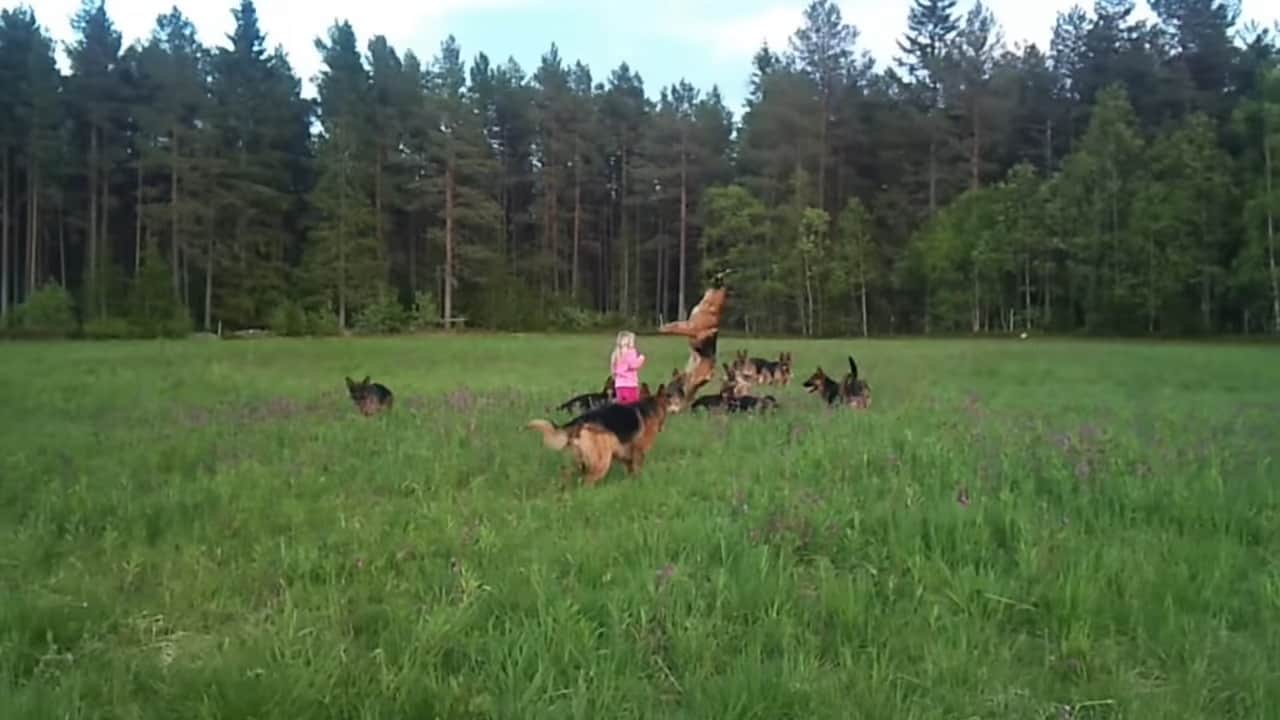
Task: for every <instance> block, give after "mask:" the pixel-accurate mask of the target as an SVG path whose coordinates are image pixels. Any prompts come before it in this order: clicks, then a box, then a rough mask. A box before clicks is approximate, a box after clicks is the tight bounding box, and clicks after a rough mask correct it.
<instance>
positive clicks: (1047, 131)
mask: <svg viewBox="0 0 1280 720" xmlns="http://www.w3.org/2000/svg"><path fill="white" fill-rule="evenodd" d="M1052 171H1053V120H1045V121H1044V176H1045V177H1046V178H1047V177H1049V174H1050V173H1051V172H1052Z"/></svg>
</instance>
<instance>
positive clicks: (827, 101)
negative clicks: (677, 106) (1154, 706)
mask: <svg viewBox="0 0 1280 720" xmlns="http://www.w3.org/2000/svg"><path fill="white" fill-rule="evenodd" d="M830 105H831V97H830V92H829V91H828V90H827V89H826V88H823V90H822V106H821V108H820V112H821V113H822V122H821V123H820V124H819V125H818V134H819V137H818V209H819V210H826V209H827V137H828V135H829V134H830V128H829V127H828V122H827V118H828V117H829V116H830V114H831V109H830ZM681 159H682V160H683V156H682V158H681ZM682 169H683V168H682ZM681 180H683V175H682V176H681ZM681 304H683V303H681Z"/></svg>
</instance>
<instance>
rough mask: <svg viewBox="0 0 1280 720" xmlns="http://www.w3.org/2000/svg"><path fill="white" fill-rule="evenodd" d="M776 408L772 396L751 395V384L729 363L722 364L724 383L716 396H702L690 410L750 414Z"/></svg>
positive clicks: (776, 404)
mask: <svg viewBox="0 0 1280 720" xmlns="http://www.w3.org/2000/svg"><path fill="white" fill-rule="evenodd" d="M777 407H778V400H777V398H775V397H774V396H772V395H764V396H760V397H757V396H755V395H752V394H751V383H750V382H749V381H748V380H747V379H746V378H745V377H744V376H743V375H742V374H741V373H738V372H735V371H734V369H733V368H732V367H730V365H729V363H725V364H724V382H723V383H721V385H720V392H719V394H716V395H704V396H702V397H700V398H698V399H697V400H694V401H693V405H692V406H691V408H690V409H691V410H694V411H698V410H706V411H709V412H730V413H738V412H751V411H753V410H760V411H762V412H763V411H766V410H773V409H775V408H777Z"/></svg>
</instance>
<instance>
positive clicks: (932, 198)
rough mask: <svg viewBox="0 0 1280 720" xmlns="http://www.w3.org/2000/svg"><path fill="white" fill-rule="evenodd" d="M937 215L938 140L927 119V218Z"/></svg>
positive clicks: (931, 124)
mask: <svg viewBox="0 0 1280 720" xmlns="http://www.w3.org/2000/svg"><path fill="white" fill-rule="evenodd" d="M936 214H938V138H937V134H936V132H935V131H934V129H933V118H932V115H931V116H930V119H929V217H933V216H934V215H936Z"/></svg>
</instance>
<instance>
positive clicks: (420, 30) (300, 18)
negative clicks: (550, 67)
mask: <svg viewBox="0 0 1280 720" xmlns="http://www.w3.org/2000/svg"><path fill="white" fill-rule="evenodd" d="M529 1H530V0H421V1H420V2H402V1H401V0H363V1H362V2H360V3H358V4H355V5H353V4H351V3H350V2H344V1H343V0H259V1H258V2H257V3H256V7H257V10H258V24H259V26H260V27H261V28H262V31H263V32H264V33H265V34H266V36H267V46H268V48H269V49H273V48H275V46H276V45H280V46H282V47H284V49H285V52H287V53H288V55H289V61H290V62H291V63H292V65H293V69H294V72H296V73H297V74H298V76H299V77H300V78H302V81H303V93H304V94H310V93H311V89H312V85H311V78H312V77H313V76H314V75H315V74H316V73H317V72H318V71H319V69H320V55H319V53H318V52H316V49H315V40H316V38H322V37H324V36H325V34H326V32H327V31H328V28H329V26H330V25H332V24H333V22H334V21H335V20H342V19H345V20H350V21H351V24H352V26H353V27H354V28H355V31H356V36H357V38H358V39H359V41H360V44H361V52H363V51H364V44H365V43H366V42H368V39H369V38H371V37H373V36H374V35H378V34H381V35H385V36H386V37H387V40H388V41H389V42H390V43H391V44H392V45H394V46H395V47H396V48H397V49H399V50H400V51H401V52H403V51H404V50H405V49H413V50H414V51H415V52H418V53H420V54H421V55H423V56H425V57H430V56H432V55H434V54H435V51H436V50H437V49H438V45H437V44H436V43H437V42H438V40H439V39H440V38H443V37H444V35H445V34H446V31H445V27H444V21H445V20H446V19H447V18H448V17H449V16H450V15H456V14H458V13H461V12H472V11H476V10H497V9H502V8H506V7H512V6H516V5H523V4H526V3H527V2H529ZM36 5H37V6H38V7H37V9H36V16H37V18H38V19H39V21H40V22H41V24H43V25H44V27H45V29H46V31H48V32H49V34H50V35H51V36H52V37H53V38H54V40H55V41H56V42H57V43H58V45H59V46H60V47H61V45H62V44H63V43H68V42H71V41H72V40H73V39H74V32H73V31H72V30H71V17H72V15H74V14H75V13H76V11H77V10H78V9H79V7H80V0H39V2H38V3H36ZM173 5H174V0H114V1H112V0H108V2H107V12H108V13H109V14H110V16H111V19H112V21H113V22H114V23H115V25H116V28H117V29H118V30H119V31H120V32H121V35H122V36H123V39H124V44H125V45H126V46H127V45H129V44H130V43H131V42H133V41H134V40H138V39H145V38H146V37H147V36H149V35H150V33H151V30H152V28H154V27H155V20H156V17H157V16H159V15H162V14H167V13H168V12H169V10H170V9H171V8H172V7H173ZM238 5H239V3H238V2H236V0H198V1H191V2H180V3H179V8H180V9H181V10H182V12H183V13H184V14H185V15H186V16H187V17H188V18H189V19H190V20H191V22H192V23H193V24H194V25H195V27H196V31H197V33H198V36H199V37H200V39H201V41H202V42H204V43H205V44H206V45H210V46H212V45H226V42H227V41H226V36H227V35H228V34H230V33H231V31H232V30H233V29H234V27H235V20H234V18H233V17H232V15H231V9H232V8H233V7H238ZM424 36H425V37H429V38H433V40H432V41H431V45H430V46H420V45H421V42H420V41H421V40H422V39H423V37H424ZM59 55H60V57H59V64H60V65H61V66H62V67H63V69H64V70H66V69H67V63H66V58H65V57H63V56H62V53H61V52H60V53H59ZM424 59H425V58H424Z"/></svg>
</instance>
